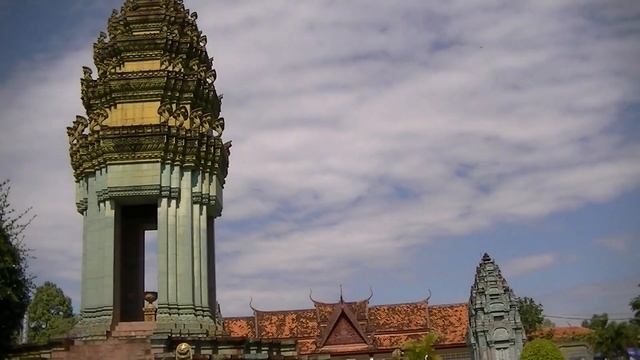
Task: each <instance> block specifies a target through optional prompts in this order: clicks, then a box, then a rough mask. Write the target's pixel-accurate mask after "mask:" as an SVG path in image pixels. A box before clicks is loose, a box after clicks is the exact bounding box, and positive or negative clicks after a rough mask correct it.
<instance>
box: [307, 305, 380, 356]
mask: <svg viewBox="0 0 640 360" xmlns="http://www.w3.org/2000/svg"><path fill="white" fill-rule="evenodd" d="M319 344H320V347H321V348H322V347H324V346H331V345H355V344H362V345H366V346H368V345H369V344H370V342H369V340H368V338H367V336H366V335H365V332H364V331H363V329H362V327H361V326H360V324H359V323H358V321H357V320H356V316H355V314H353V312H352V311H351V309H349V307H348V306H346V304H345V303H344V302H340V303H339V304H338V306H336V309H335V310H334V312H333V314H331V317H330V318H329V323H328V326H327V327H326V328H325V331H324V332H323V334H322V335H321V340H320V342H319Z"/></svg>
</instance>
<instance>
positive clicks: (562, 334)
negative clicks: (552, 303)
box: [529, 326, 592, 341]
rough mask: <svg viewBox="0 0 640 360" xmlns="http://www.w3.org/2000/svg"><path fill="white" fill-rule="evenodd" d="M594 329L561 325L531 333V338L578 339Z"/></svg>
mask: <svg viewBox="0 0 640 360" xmlns="http://www.w3.org/2000/svg"><path fill="white" fill-rule="evenodd" d="M591 332H592V330H591V329H588V328H585V327H582V326H560V327H552V328H543V329H540V330H537V331H535V332H533V333H532V334H530V335H529V337H530V338H532V339H535V338H552V339H553V340H556V341H561V340H565V341H566V340H578V339H582V338H584V336H586V335H589V334H591Z"/></svg>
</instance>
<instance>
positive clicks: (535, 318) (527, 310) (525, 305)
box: [518, 297, 544, 334]
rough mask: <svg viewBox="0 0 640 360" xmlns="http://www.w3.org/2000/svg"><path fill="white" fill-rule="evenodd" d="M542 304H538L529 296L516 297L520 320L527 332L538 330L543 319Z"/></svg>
mask: <svg viewBox="0 0 640 360" xmlns="http://www.w3.org/2000/svg"><path fill="white" fill-rule="evenodd" d="M542 310H543V309H542V304H538V303H536V302H535V300H533V299H532V298H530V297H523V298H520V299H518V311H519V312H520V320H522V326H524V331H525V332H526V333H527V334H530V333H532V332H534V331H535V330H538V329H539V328H540V327H541V326H542V323H543V321H544V316H543V315H542Z"/></svg>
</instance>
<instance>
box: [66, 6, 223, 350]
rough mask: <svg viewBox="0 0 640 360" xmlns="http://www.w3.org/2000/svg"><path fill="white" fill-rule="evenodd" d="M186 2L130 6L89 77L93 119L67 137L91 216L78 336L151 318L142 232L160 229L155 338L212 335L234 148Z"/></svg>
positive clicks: (86, 99) (84, 208)
mask: <svg viewBox="0 0 640 360" xmlns="http://www.w3.org/2000/svg"><path fill="white" fill-rule="evenodd" d="M196 19H197V14H196V13H195V12H190V11H189V10H188V9H185V7H184V4H183V2H182V0H126V1H125V3H124V5H123V7H122V9H121V10H120V11H116V10H114V11H113V14H112V15H111V17H110V18H109V22H108V32H107V33H102V32H101V33H100V35H99V36H98V39H97V41H96V43H95V44H94V47H93V49H94V62H95V67H96V69H97V76H96V77H95V78H94V74H93V71H92V70H91V69H90V68H88V67H85V68H84V77H83V78H82V80H81V89H82V103H83V105H84V107H85V109H86V113H87V116H86V117H83V116H77V117H76V120H75V121H74V122H73V125H72V126H71V127H69V128H68V130H67V132H68V135H69V143H70V155H71V165H72V167H73V172H74V177H75V181H76V194H77V195H76V204H77V208H78V212H79V213H80V214H82V216H83V220H84V223H83V244H82V245H83V253H82V301H81V320H80V322H79V323H78V325H77V326H76V328H75V331H74V332H75V335H76V336H77V337H79V338H94V339H99V338H104V337H106V336H107V335H108V333H109V331H112V330H113V329H114V328H115V327H116V326H117V325H118V324H119V323H122V322H134V321H142V320H143V310H142V309H143V307H144V292H145V288H144V256H145V254H144V231H146V230H153V229H157V267H158V274H157V286H158V289H157V290H158V291H157V292H158V299H157V321H156V325H155V333H156V335H167V336H171V335H180V336H191V337H193V336H196V337H198V336H203V337H206V336H212V335H215V334H216V332H217V331H219V330H220V326H219V322H220V319H218V318H217V302H216V292H215V289H216V282H215V264H214V219H215V218H216V217H217V216H219V215H220V213H221V210H222V189H223V186H224V181H225V177H226V175H227V169H228V159H229V145H228V144H225V143H223V141H222V131H223V129H224V119H223V118H221V117H220V105H221V96H218V94H217V93H216V90H215V87H214V81H215V79H216V72H215V70H214V69H213V67H212V65H213V60H212V59H211V58H209V56H208V54H207V50H206V48H205V46H206V43H207V37H206V36H204V35H203V34H202V32H201V31H199V30H198V26H197V25H196Z"/></svg>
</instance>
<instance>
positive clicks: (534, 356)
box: [520, 339, 564, 360]
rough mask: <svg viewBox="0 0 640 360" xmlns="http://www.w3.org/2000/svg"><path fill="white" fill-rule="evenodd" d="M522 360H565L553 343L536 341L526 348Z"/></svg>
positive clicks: (543, 340) (528, 344)
mask: <svg viewBox="0 0 640 360" xmlns="http://www.w3.org/2000/svg"><path fill="white" fill-rule="evenodd" d="M520 360H564V356H562V353H561V352H560V350H559V349H558V347H557V346H556V345H555V344H554V343H553V342H551V341H549V340H546V339H536V340H533V341H530V342H528V343H527V345H525V346H524V350H523V351H522V356H520Z"/></svg>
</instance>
